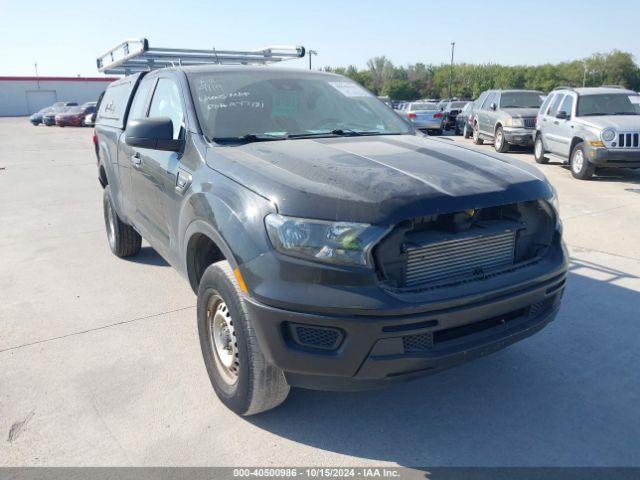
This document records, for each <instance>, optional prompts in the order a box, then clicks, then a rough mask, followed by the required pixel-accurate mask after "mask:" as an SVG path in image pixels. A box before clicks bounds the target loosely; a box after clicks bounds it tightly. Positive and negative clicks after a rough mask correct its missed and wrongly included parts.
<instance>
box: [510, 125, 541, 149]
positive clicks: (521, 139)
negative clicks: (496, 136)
mask: <svg viewBox="0 0 640 480" xmlns="http://www.w3.org/2000/svg"><path fill="white" fill-rule="evenodd" d="M502 131H503V133H504V139H505V140H506V141H507V142H508V143H511V144H514V145H524V146H531V145H533V134H534V133H535V129H533V128H514V127H504V128H503V129H502Z"/></svg>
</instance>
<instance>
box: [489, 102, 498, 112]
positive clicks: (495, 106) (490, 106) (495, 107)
mask: <svg viewBox="0 0 640 480" xmlns="http://www.w3.org/2000/svg"><path fill="white" fill-rule="evenodd" d="M489 108H490V109H491V110H497V109H498V105H496V104H495V102H492V103H491V105H489Z"/></svg>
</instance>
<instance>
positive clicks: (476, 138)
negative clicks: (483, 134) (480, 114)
mask: <svg viewBox="0 0 640 480" xmlns="http://www.w3.org/2000/svg"><path fill="white" fill-rule="evenodd" d="M478 136H479V135H478V126H477V125H474V126H473V140H474V141H477V140H478Z"/></svg>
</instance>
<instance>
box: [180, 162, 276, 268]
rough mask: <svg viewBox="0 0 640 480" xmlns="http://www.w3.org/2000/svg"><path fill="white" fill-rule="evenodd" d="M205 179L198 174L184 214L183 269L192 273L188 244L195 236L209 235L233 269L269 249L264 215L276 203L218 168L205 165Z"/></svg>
mask: <svg viewBox="0 0 640 480" xmlns="http://www.w3.org/2000/svg"><path fill="white" fill-rule="evenodd" d="M205 168H206V170H205V171H204V172H202V173H203V174H204V177H205V178H204V179H203V180H202V181H201V179H199V178H198V177H200V176H201V175H196V176H194V180H193V184H192V185H195V187H194V188H193V193H192V194H191V196H190V197H189V198H188V199H187V201H185V203H184V207H183V209H182V212H181V214H180V231H182V232H184V233H183V234H182V235H181V236H180V238H181V245H180V252H181V262H180V265H181V268H182V270H183V274H185V276H188V272H187V270H188V267H187V264H188V261H187V256H188V251H187V250H188V246H189V241H190V240H191V239H192V238H193V236H194V235H197V234H202V235H206V236H207V237H209V238H210V239H211V240H212V241H213V242H214V243H215V244H216V245H217V247H218V248H219V249H220V251H221V252H222V253H223V254H224V256H225V258H226V259H227V260H228V261H229V263H230V264H231V266H232V267H233V268H236V267H241V266H242V265H243V264H244V263H246V262H248V261H249V260H251V259H253V258H255V257H257V256H258V255H260V254H262V253H264V252H265V251H267V250H268V249H269V248H270V246H269V243H268V242H269V240H268V238H267V235H266V230H265V226H264V217H265V216H266V215H268V214H269V213H271V212H275V211H276V208H275V206H274V205H273V204H272V203H271V202H269V201H267V200H265V199H264V198H262V197H261V196H259V195H257V194H255V193H254V192H252V191H250V190H248V189H247V188H245V187H243V186H241V185H239V184H238V183H236V182H234V181H233V180H231V179H229V178H228V177H225V176H223V175H221V174H219V173H217V172H216V171H214V170H212V169H210V168H208V167H205Z"/></svg>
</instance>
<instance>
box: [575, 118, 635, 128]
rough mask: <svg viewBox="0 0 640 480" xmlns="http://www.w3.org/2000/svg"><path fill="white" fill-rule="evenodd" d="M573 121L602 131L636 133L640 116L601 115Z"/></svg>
mask: <svg viewBox="0 0 640 480" xmlns="http://www.w3.org/2000/svg"><path fill="white" fill-rule="evenodd" d="M575 121H576V122H579V123H581V124H583V125H587V126H589V127H591V128H595V129H601V130H604V129H605V128H613V129H614V130H615V131H616V132H629V131H634V132H637V131H638V130H640V115H602V116H600V117H575Z"/></svg>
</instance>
